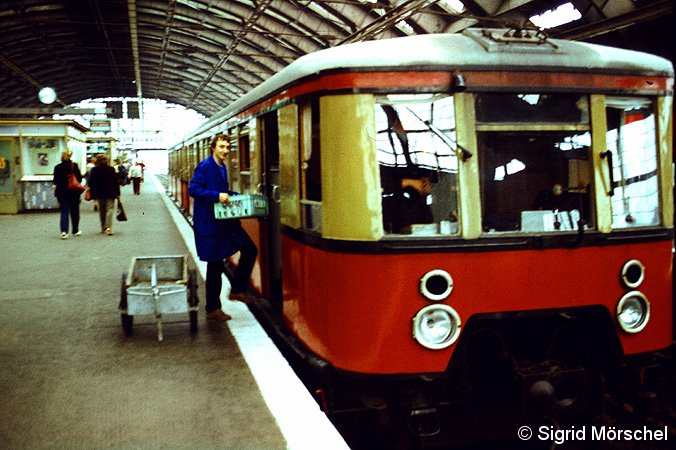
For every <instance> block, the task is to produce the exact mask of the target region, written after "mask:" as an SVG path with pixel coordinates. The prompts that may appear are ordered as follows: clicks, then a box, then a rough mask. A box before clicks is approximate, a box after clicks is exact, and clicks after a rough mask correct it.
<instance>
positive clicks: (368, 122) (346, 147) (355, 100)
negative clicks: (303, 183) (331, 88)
mask: <svg viewBox="0 0 676 450" xmlns="http://www.w3.org/2000/svg"><path fill="white" fill-rule="evenodd" d="M320 123H321V136H320V142H321V168H322V230H323V235H324V237H326V238H331V239H346V240H363V241H375V240H379V239H381V238H382V236H383V222H382V195H381V189H380V172H379V168H378V162H377V157H376V145H375V132H376V125H375V100H374V98H373V96H372V95H336V96H327V97H322V98H321V99H320Z"/></svg>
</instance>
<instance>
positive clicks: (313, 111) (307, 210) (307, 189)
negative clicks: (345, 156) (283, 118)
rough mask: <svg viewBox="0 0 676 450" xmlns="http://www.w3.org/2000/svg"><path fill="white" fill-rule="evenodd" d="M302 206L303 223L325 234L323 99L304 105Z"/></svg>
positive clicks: (301, 123) (301, 125)
mask: <svg viewBox="0 0 676 450" xmlns="http://www.w3.org/2000/svg"><path fill="white" fill-rule="evenodd" d="M299 121H300V130H301V132H300V139H301V142H300V153H301V155H300V160H301V200H300V202H301V205H302V217H303V226H304V227H305V228H307V229H309V230H312V231H316V232H318V233H321V231H322V230H321V226H322V204H321V201H322V184H321V176H322V172H321V164H320V148H319V137H320V135H319V130H320V128H319V99H314V100H313V101H311V102H309V103H305V104H302V105H301V107H300V115H299Z"/></svg>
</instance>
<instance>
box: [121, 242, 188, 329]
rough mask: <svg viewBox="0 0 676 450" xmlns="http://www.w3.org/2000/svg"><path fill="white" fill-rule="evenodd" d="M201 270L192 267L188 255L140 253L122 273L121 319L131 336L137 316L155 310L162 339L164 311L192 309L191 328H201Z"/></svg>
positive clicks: (172, 311) (170, 312)
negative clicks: (142, 254) (199, 279)
mask: <svg viewBox="0 0 676 450" xmlns="http://www.w3.org/2000/svg"><path fill="white" fill-rule="evenodd" d="M198 304H199V299H198V297H197V272H196V271H195V269H188V257H187V256H186V255H171V256H136V257H133V258H132V260H131V266H130V268H129V272H128V273H124V274H122V286H121V289H120V305H119V309H120V320H121V322H122V330H124V333H125V334H126V335H127V336H129V335H130V334H131V333H132V327H133V325H134V316H137V315H143V314H154V315H155V318H156V319H157V340H158V341H162V340H163V338H164V337H163V335H162V315H163V314H173V313H185V312H187V313H188V317H189V319H190V332H191V333H195V332H196V331H197V312H198V310H199V306H198Z"/></svg>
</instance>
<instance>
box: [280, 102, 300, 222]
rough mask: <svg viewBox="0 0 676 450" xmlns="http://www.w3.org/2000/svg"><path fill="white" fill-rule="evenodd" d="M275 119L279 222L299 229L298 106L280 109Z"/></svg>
mask: <svg viewBox="0 0 676 450" xmlns="http://www.w3.org/2000/svg"><path fill="white" fill-rule="evenodd" d="M277 117H278V120H279V170H280V174H279V177H280V178H279V180H280V189H281V199H282V216H281V222H282V223H283V224H284V225H287V226H290V227H293V228H300V223H301V221H300V196H299V190H298V189H299V171H298V164H299V161H298V105H296V104H290V105H287V106H285V107H283V108H281V109H280V110H279V112H278V114H277Z"/></svg>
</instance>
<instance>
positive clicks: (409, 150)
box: [375, 94, 458, 235]
mask: <svg viewBox="0 0 676 450" xmlns="http://www.w3.org/2000/svg"><path fill="white" fill-rule="evenodd" d="M375 114H376V136H375V140H376V146H377V154H378V164H379V166H380V179H381V191H382V210H383V228H384V230H385V233H386V234H388V235H435V234H457V233H458V222H457V221H458V215H457V211H458V198H457V191H458V190H457V183H458V161H457V156H456V154H457V144H456V131H455V114H454V105H453V97H451V96H448V95H432V94H415V95H388V96H380V97H377V99H376V112H375Z"/></svg>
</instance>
